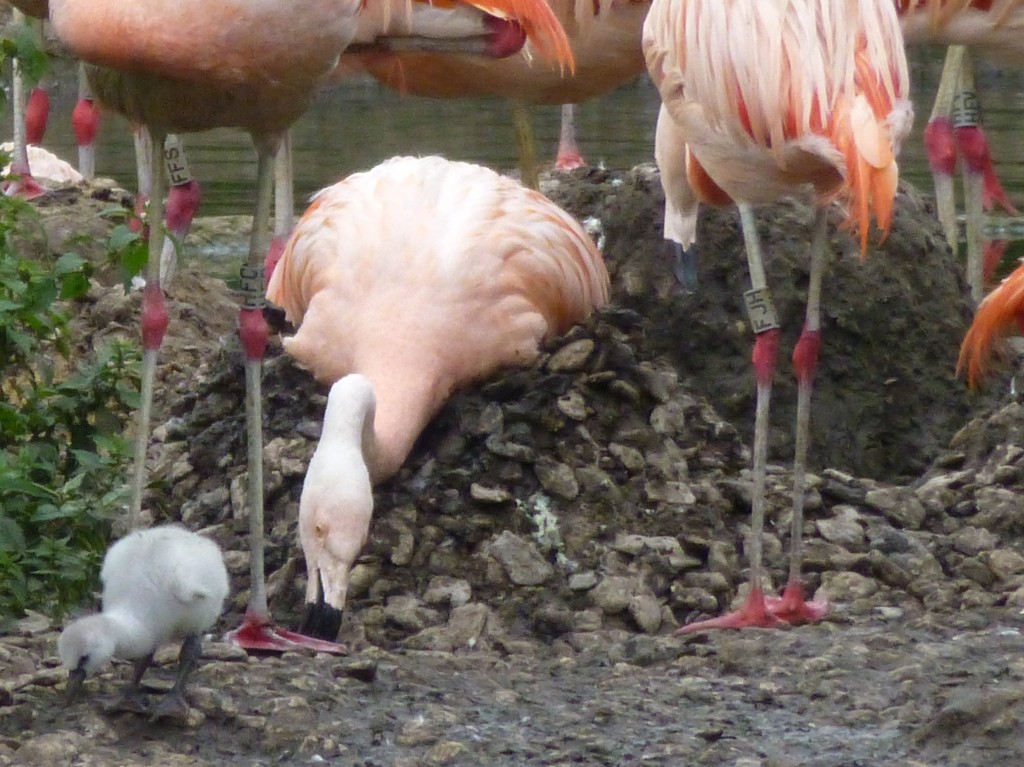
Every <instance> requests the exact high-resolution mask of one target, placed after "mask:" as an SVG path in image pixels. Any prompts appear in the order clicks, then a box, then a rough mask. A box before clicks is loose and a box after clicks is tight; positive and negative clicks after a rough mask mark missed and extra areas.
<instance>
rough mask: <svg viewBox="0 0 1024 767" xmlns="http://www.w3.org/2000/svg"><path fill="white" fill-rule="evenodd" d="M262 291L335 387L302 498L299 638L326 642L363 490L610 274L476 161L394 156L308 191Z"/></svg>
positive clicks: (296, 343)
mask: <svg viewBox="0 0 1024 767" xmlns="http://www.w3.org/2000/svg"><path fill="white" fill-rule="evenodd" d="M267 298H268V299H270V300H271V301H272V302H274V303H275V304H278V305H279V306H281V307H282V308H284V310H285V313H286V316H287V317H288V319H290V320H291V321H292V322H294V323H296V324H299V323H301V324H300V325H299V329H298V331H297V332H296V333H295V335H294V336H293V337H291V338H286V339H285V340H284V348H285V350H286V351H287V352H288V353H289V354H291V355H292V356H293V357H295V359H297V360H298V361H299V362H301V363H302V364H303V365H305V366H306V367H308V368H309V369H310V370H311V371H312V372H313V374H314V375H315V376H316V377H317V378H318V379H319V380H321V381H326V382H338V383H335V384H334V388H333V389H332V390H331V394H330V396H329V398H328V405H327V412H326V415H325V420H324V431H323V436H322V437H321V441H320V445H319V446H318V448H317V451H316V453H315V454H314V458H313V460H312V462H311V463H310V467H309V472H308V473H307V475H306V481H305V484H304V486H303V490H302V498H301V501H300V505H299V529H300V537H301V540H302V548H303V552H304V553H305V557H306V567H307V570H308V573H309V582H308V587H307V594H306V597H307V603H308V607H309V613H308V617H307V621H306V625H305V627H304V628H303V631H305V632H309V633H312V634H314V635H316V636H319V637H324V638H330V639H333V638H334V636H335V635H336V634H337V632H338V627H339V625H340V621H341V610H342V608H343V607H344V604H345V596H346V591H347V589H348V572H349V569H350V568H351V566H352V563H353V561H354V560H355V557H356V555H357V554H358V552H359V549H360V548H361V546H362V544H363V541H364V540H365V539H366V534H367V529H368V526H369V522H370V511H371V509H372V508H373V497H372V494H371V484H377V483H380V482H382V481H384V480H385V479H387V478H388V477H390V476H392V475H393V474H394V473H395V472H397V471H398V470H399V468H401V466H402V463H403V462H404V461H405V459H406V457H407V456H408V454H409V452H410V450H411V449H412V447H413V443H414V442H415V440H416V438H417V437H418V436H419V434H420V432H421V431H422V430H423V428H424V427H425V426H426V425H427V423H428V422H429V421H430V419H431V418H432V417H433V415H434V414H435V413H436V412H437V411H438V409H439V408H440V407H441V406H442V405H443V404H444V402H445V400H446V399H447V398H448V396H449V395H450V394H451V393H452V391H453V390H455V389H456V388H458V387H460V386H465V385H467V384H469V383H471V382H473V381H478V380H480V379H482V378H485V377H486V376H488V375H490V374H492V373H493V372H494V371H496V370H498V369H500V368H503V367H508V366H512V365H524V364H529V363H530V362H531V361H532V360H534V359H535V358H536V357H537V354H538V349H539V344H540V342H541V340H542V339H544V338H546V337H548V336H551V335H554V334H557V333H561V332H563V331H565V330H566V329H567V328H568V327H569V326H571V325H572V324H573V323H574V322H577V321H579V320H581V319H583V318H584V317H586V316H587V315H589V314H590V312H591V310H592V309H593V308H594V307H596V306H600V305H601V304H603V303H605V301H607V299H608V273H607V271H606V270H605V266H604V262H603V260H602V258H601V254H600V253H599V252H598V250H597V248H596V246H595V245H594V243H593V241H592V240H591V239H590V237H589V236H588V235H587V234H586V232H585V231H584V230H583V228H582V227H581V226H580V224H579V223H578V222H577V221H576V220H575V219H573V218H572V217H571V216H569V215H568V214H567V213H565V212H564V211H563V210H561V209H560V208H559V207H558V206H556V205H555V204H554V203H552V202H551V201H550V200H548V199H547V198H546V197H544V196H543V195H541V194H540V193H538V192H534V191H532V190H529V189H526V188H525V187H524V186H522V185H521V184H520V183H519V182H517V181H514V180H513V179H510V178H505V177H503V176H500V175H498V174H497V173H495V172H494V171H492V170H489V169H487V168H483V167H480V166H478V165H470V164H467V163H461V162H450V161H448V160H445V159H443V158H440V157H425V158H412V157H398V158H393V159H391V160H388V161H386V162H384V163H382V164H381V165H378V166H377V167H376V168H373V169H372V170H370V171H367V172H365V173H357V174H355V175H353V176H350V177H349V178H347V179H345V180H344V181H341V182H340V183H337V184H335V185H334V186H331V187H328V188H327V189H325V190H323V191H322V192H320V193H319V194H318V195H317V196H316V197H315V198H314V200H313V203H312V205H310V207H309V209H308V210H307V211H306V213H305V214H304V215H303V216H302V218H301V219H300V221H299V223H298V225H297V226H296V228H295V231H294V233H293V234H292V237H291V239H290V240H289V241H288V243H287V245H286V247H285V251H284V253H283V255H282V256H281V260H280V262H279V263H278V265H277V267H276V269H275V270H274V273H273V275H272V276H271V279H270V284H269V286H268V287H267ZM353 373H358V374H359V375H358V376H353V375H350V374H353Z"/></svg>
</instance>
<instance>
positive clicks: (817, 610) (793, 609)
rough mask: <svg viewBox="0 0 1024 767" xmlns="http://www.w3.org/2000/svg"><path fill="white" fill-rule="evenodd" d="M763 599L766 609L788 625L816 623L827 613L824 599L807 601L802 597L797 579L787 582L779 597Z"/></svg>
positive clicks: (826, 603)
mask: <svg viewBox="0 0 1024 767" xmlns="http://www.w3.org/2000/svg"><path fill="white" fill-rule="evenodd" d="M765 601H766V603H767V606H768V611H769V612H770V613H771V614H772V615H774V616H775V617H776V618H778V619H779V620H780V621H782V623H785V624H788V625H790V626H802V625H804V624H805V623H817V622H818V621H820V620H821V619H822V618H824V617H825V616H826V615H827V614H828V602H827V601H826V600H824V599H823V600H821V601H817V602H808V601H807V600H806V599H804V587H803V585H802V584H801V583H800V581H798V580H791V581H790V582H789V583H787V584H786V590H785V591H784V592H782V596H781V597H769V598H768V599H766V600H765Z"/></svg>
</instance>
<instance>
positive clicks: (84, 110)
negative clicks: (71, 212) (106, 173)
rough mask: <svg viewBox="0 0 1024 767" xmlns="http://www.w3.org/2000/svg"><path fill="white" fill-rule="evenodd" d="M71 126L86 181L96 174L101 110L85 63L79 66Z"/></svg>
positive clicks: (80, 169) (80, 166)
mask: <svg viewBox="0 0 1024 767" xmlns="http://www.w3.org/2000/svg"><path fill="white" fill-rule="evenodd" d="M71 127H72V128H73V130H74V133H75V143H77V144H78V172H79V173H81V174H82V178H84V179H85V180H86V181H92V180H93V178H94V177H95V175H96V134H97V133H99V129H100V110H99V107H97V106H96V102H95V101H93V98H92V92H91V90H90V89H89V80H88V79H87V78H86V75H85V65H84V64H79V67H78V102H77V103H76V104H75V109H74V111H72V113H71Z"/></svg>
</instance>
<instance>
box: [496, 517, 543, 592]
mask: <svg viewBox="0 0 1024 767" xmlns="http://www.w3.org/2000/svg"><path fill="white" fill-rule="evenodd" d="M482 553H483V554H484V555H485V556H489V557H492V558H494V559H495V560H497V561H498V562H499V563H500V564H501V566H502V567H503V568H504V570H505V572H506V574H507V575H508V578H509V580H510V581H512V583H514V584H516V585H517V586H537V585H539V584H541V583H543V582H544V581H546V580H547V579H548V578H550V577H551V576H552V575H553V574H554V569H553V568H552V567H551V565H550V564H548V562H547V561H546V560H545V559H544V558H543V557H542V556H541V555H540V552H539V551H538V550H537V547H536V546H534V545H533V544H532V543H530V542H529V541H524V540H523V539H522V538H520V537H519V536H518V535H516V534H515V533H512V532H510V531H508V530H505V531H504V532H503V533H501V535H499V536H497V537H496V538H495V539H493V540H491V541H490V542H489V543H488V544H487V545H486V546H485V547H484V549H483V552H482Z"/></svg>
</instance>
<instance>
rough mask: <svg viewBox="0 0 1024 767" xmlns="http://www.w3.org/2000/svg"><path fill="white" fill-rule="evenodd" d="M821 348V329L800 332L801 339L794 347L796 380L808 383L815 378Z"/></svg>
mask: <svg viewBox="0 0 1024 767" xmlns="http://www.w3.org/2000/svg"><path fill="white" fill-rule="evenodd" d="M820 349H821V331H820V330H807V329H806V328H805V329H804V332H803V333H801V334H800V339H799V340H798V341H797V342H796V346H795V347H793V371H794V372H795V373H796V380H797V381H799V382H800V383H802V384H808V383H810V382H811V381H813V380H814V373H815V371H816V370H817V369H818V351H819V350H820Z"/></svg>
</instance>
